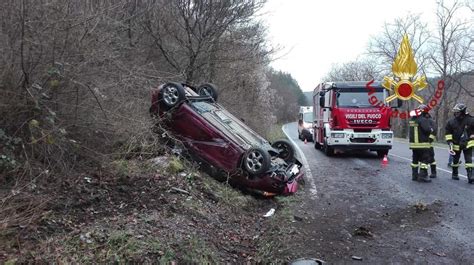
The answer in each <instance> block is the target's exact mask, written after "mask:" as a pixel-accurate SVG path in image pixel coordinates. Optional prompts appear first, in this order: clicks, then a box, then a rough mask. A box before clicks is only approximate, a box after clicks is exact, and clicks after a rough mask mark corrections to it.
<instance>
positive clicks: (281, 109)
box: [0, 0, 302, 263]
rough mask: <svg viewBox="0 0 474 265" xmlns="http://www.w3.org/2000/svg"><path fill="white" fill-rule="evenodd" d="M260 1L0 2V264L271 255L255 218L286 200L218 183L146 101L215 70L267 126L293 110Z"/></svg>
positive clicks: (226, 95) (236, 102)
mask: <svg viewBox="0 0 474 265" xmlns="http://www.w3.org/2000/svg"><path fill="white" fill-rule="evenodd" d="M264 4H265V1H253V0H252V1H246V0H244V1H205V0H197V1H196V0H192V1H191V0H178V1H162V0H114V1H108V0H105V1H92V0H83V1H75V0H66V1H58V0H45V1H31V0H20V1H16V0H8V1H1V3H0V93H1V97H0V117H1V119H0V199H1V201H0V204H1V207H0V263H3V262H4V261H15V260H17V261H21V262H31V261H47V262H51V261H57V262H81V263H82V262H86V261H102V262H107V261H124V260H132V261H157V260H159V261H164V262H166V261H173V260H175V261H188V262H189V261H202V262H205V261H211V262H212V261H216V262H217V261H222V260H224V261H237V260H239V261H242V260H243V261H245V260H247V259H250V260H251V259H257V258H258V257H261V258H264V257H265V256H266V255H267V256H268V254H269V253H271V251H272V250H271V249H270V248H268V249H267V250H264V248H259V249H260V250H264V251H267V252H268V253H260V254H259V253H257V248H256V246H257V244H258V240H257V239H259V238H260V236H259V235H260V233H262V231H263V230H264V229H266V228H264V227H263V224H261V223H260V221H259V218H258V217H259V216H261V215H263V214H264V212H263V213H262V211H263V209H265V211H268V210H269V208H268V207H267V206H265V207H262V205H260V204H261V203H264V204H268V203H269V204H271V205H268V206H274V205H272V204H274V203H276V202H275V201H266V202H265V201H264V202H259V201H258V200H254V199H253V198H252V197H248V196H246V195H244V194H240V193H239V192H237V191H234V190H233V189H230V188H229V187H227V186H226V185H225V183H224V184H219V185H216V184H213V182H209V181H211V180H209V179H208V178H209V177H205V175H203V174H201V173H200V172H199V170H198V167H197V165H195V164H193V163H192V161H187V160H186V159H183V158H182V157H181V156H180V155H179V154H173V152H172V149H171V148H170V147H168V146H167V145H166V140H164V138H163V137H162V135H161V134H159V135H158V134H155V133H153V132H152V130H151V128H152V126H153V124H154V121H153V120H152V119H151V118H150V115H149V113H148V108H149V106H150V102H151V96H150V91H151V90H152V89H153V88H156V87H158V86H159V85H160V84H162V83H164V82H168V81H174V82H186V83H190V84H194V85H199V84H202V83H204V82H206V83H207V82H211V83H214V84H215V85H217V87H218V93H219V102H220V103H221V104H222V105H224V106H225V107H226V108H227V109H228V110H229V111H230V112H232V113H234V114H235V115H236V116H238V117H240V118H242V119H243V120H245V121H246V123H247V124H249V126H251V127H252V128H254V129H255V130H256V131H257V132H259V133H260V134H262V135H263V136H266V137H269V138H271V137H274V135H275V132H277V131H278V130H275V129H274V128H279V126H278V125H277V124H278V123H280V124H281V123H283V122H287V121H289V120H293V119H294V117H296V113H297V107H298V103H297V100H298V99H297V97H295V96H293V95H292V94H291V93H290V94H288V92H287V87H290V88H291V91H293V92H296V93H300V94H301V93H302V92H301V90H300V89H299V86H298V84H297V83H296V81H295V80H294V79H292V78H291V76H289V75H288V74H285V73H281V72H277V71H274V70H272V69H271V68H270V67H269V63H270V62H271V60H272V58H273V56H274V55H275V54H276V52H277V50H275V49H274V48H272V46H271V45H270V44H269V43H268V42H267V40H266V27H265V25H264V24H263V22H262V21H260V20H259V17H258V12H260V10H261V8H262V7H263V5H264ZM283 94H284V95H285V96H287V97H286V98H285V101H283V100H281V98H283ZM285 111H286V113H285ZM262 113H264V115H262ZM280 136H281V135H280ZM267 208H268V209H267ZM255 211H256V212H255ZM248 224H251V225H250V227H249V226H248ZM244 229H250V230H252V229H253V230H252V231H253V232H252V231H244ZM244 232H245V233H244ZM254 237H255V238H254ZM252 238H253V239H252ZM254 240H255V241H254Z"/></svg>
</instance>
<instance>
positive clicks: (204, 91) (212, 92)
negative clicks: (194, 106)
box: [197, 84, 217, 102]
mask: <svg viewBox="0 0 474 265" xmlns="http://www.w3.org/2000/svg"><path fill="white" fill-rule="evenodd" d="M197 93H198V94H199V95H200V96H210V97H211V98H212V99H214V101H216V102H217V88H216V86H215V85H213V84H203V85H200V86H199V87H198V88H197Z"/></svg>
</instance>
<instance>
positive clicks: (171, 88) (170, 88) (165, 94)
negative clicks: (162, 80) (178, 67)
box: [158, 83, 185, 110]
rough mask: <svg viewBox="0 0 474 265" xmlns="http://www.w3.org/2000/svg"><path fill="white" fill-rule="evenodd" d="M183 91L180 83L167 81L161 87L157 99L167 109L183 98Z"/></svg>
mask: <svg viewBox="0 0 474 265" xmlns="http://www.w3.org/2000/svg"><path fill="white" fill-rule="evenodd" d="M184 97H185V92H184V88H183V86H182V85H181V84H178V83H167V84H165V85H164V86H163V87H162V88H161V89H160V93H159V95H158V100H159V101H160V103H161V104H162V106H163V108H164V109H165V110H169V109H171V108H173V107H175V106H177V105H178V104H179V103H181V102H182V101H183V100H184Z"/></svg>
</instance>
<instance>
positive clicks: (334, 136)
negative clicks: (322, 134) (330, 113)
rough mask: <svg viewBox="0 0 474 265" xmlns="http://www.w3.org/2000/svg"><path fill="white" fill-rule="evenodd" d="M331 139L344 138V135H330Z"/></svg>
mask: <svg viewBox="0 0 474 265" xmlns="http://www.w3.org/2000/svg"><path fill="white" fill-rule="evenodd" d="M331 137H332V138H344V133H331Z"/></svg>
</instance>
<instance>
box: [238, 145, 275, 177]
mask: <svg viewBox="0 0 474 265" xmlns="http://www.w3.org/2000/svg"><path fill="white" fill-rule="evenodd" d="M243 164H244V169H245V170H246V171H247V172H248V173H250V174H252V175H257V174H261V173H263V172H266V171H267V170H268V169H269V168H270V154H268V152H265V151H264V150H263V149H261V148H258V147H253V148H250V149H249V150H247V152H245V154H244V157H243Z"/></svg>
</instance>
